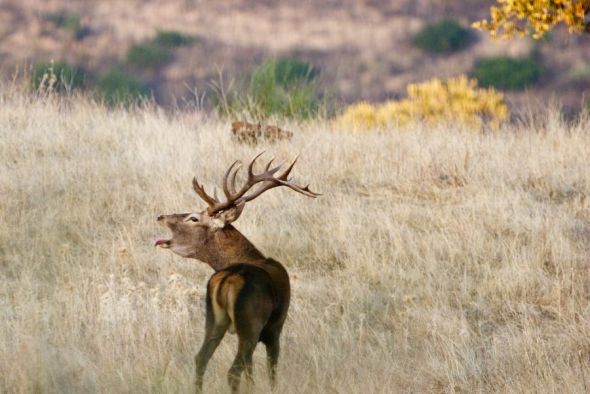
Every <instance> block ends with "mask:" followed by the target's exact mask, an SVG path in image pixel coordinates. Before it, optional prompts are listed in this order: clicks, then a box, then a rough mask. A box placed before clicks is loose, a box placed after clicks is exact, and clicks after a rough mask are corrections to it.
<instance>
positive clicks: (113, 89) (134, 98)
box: [98, 69, 150, 105]
mask: <svg viewBox="0 0 590 394" xmlns="http://www.w3.org/2000/svg"><path fill="white" fill-rule="evenodd" d="M98 93H99V98H100V99H101V100H103V101H104V102H105V103H107V104H111V105H114V104H124V105H127V104H135V103H139V102H141V101H143V100H146V99H147V98H148V97H149V95H150V91H149V89H148V88H147V86H146V85H145V84H144V83H143V81H141V80H139V79H137V78H135V77H133V76H131V75H129V74H126V73H125V72H123V71H121V70H118V69H113V70H111V71H110V72H108V73H107V74H105V75H103V76H102V77H101V78H99V80H98Z"/></svg>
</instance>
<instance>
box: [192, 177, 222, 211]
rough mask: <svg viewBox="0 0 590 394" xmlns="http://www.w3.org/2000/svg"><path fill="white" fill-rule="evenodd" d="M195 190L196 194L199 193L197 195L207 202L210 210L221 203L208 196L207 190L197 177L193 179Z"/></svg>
mask: <svg viewBox="0 0 590 394" xmlns="http://www.w3.org/2000/svg"><path fill="white" fill-rule="evenodd" d="M193 189H194V190H195V193H197V195H198V196H199V197H201V199H202V200H203V201H205V202H206V203H207V205H209V208H212V207H214V206H215V204H218V203H219V201H218V200H217V199H216V198H213V197H211V196H210V195H208V194H207V192H206V191H205V188H204V187H203V186H202V185H201V184H199V180H198V179H197V177H194V178H193Z"/></svg>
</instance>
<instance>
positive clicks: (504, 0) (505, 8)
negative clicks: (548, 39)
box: [472, 0, 590, 38]
mask: <svg viewBox="0 0 590 394" xmlns="http://www.w3.org/2000/svg"><path fill="white" fill-rule="evenodd" d="M586 14H590V0H498V5H497V6H492V7H491V8H490V20H482V21H478V22H475V23H473V24H472V26H473V27H474V28H476V29H481V30H488V31H489V32H490V34H491V35H492V37H511V36H513V35H514V34H521V35H524V34H526V29H527V25H529V26H530V28H532V30H533V37H534V38H540V37H542V36H543V34H545V33H546V32H547V31H549V30H551V29H552V28H553V27H554V26H555V25H557V24H558V23H564V24H565V25H566V26H568V28H569V30H570V32H583V31H586V32H588V31H589V30H590V25H588V24H587V23H586V22H585V20H584V18H585V15H586Z"/></svg>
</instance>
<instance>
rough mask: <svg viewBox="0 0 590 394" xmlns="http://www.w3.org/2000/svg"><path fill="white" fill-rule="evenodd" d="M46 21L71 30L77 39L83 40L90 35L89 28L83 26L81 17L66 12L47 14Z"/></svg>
mask: <svg viewBox="0 0 590 394" xmlns="http://www.w3.org/2000/svg"><path fill="white" fill-rule="evenodd" d="M45 20H47V21H50V22H52V23H53V24H55V25H56V26H57V27H60V28H62V29H65V30H69V31H71V32H72V33H73V34H74V37H75V38H76V39H82V38H84V37H85V36H86V35H87V34H88V30H89V29H88V28H85V27H83V26H82V22H81V20H80V15H78V14H69V13H67V12H65V11H59V12H52V13H49V14H45Z"/></svg>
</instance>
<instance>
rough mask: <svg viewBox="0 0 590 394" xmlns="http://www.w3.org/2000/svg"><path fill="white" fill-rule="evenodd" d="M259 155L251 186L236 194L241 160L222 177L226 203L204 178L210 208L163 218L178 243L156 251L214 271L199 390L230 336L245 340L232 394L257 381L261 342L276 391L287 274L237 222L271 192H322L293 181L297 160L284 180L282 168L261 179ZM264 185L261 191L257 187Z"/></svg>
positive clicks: (199, 189)
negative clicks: (210, 363)
mask: <svg viewBox="0 0 590 394" xmlns="http://www.w3.org/2000/svg"><path fill="white" fill-rule="evenodd" d="M261 155H262V153H261V154H259V155H258V156H256V157H255V158H254V159H253V160H252V161H251V162H250V164H249V165H248V168H247V179H246V182H245V184H244V185H243V186H242V187H241V188H240V189H239V190H238V189H236V176H237V174H238V172H239V170H240V162H238V161H236V162H234V163H233V164H232V165H231V166H229V168H228V169H227V171H226V172H225V176H224V178H223V192H224V194H225V197H226V201H219V199H218V198H217V196H211V195H209V194H207V193H206V192H205V188H204V187H203V186H202V185H201V184H199V182H198V180H197V178H194V179H193V188H194V189H195V192H196V193H197V195H198V196H199V197H200V198H201V199H202V200H204V201H205V202H206V203H207V205H208V208H207V209H206V210H204V211H202V212H194V213H178V214H172V215H161V216H159V217H158V222H159V223H160V224H162V225H163V226H164V227H167V228H168V229H169V230H170V231H171V232H172V238H171V239H161V240H158V241H156V246H160V247H162V248H167V249H170V250H171V251H172V252H174V253H176V254H178V255H180V256H182V257H189V258H194V259H198V260H201V261H203V262H205V263H207V264H209V265H210V266H211V267H212V268H213V269H214V270H215V273H214V274H213V275H212V276H211V278H210V279H209V282H208V284H207V317H206V324H205V339H204V340H203V345H202V346H201V349H200V350H199V353H198V354H197V356H196V357H195V363H196V373H197V379H196V386H197V392H200V391H201V388H202V385H203V375H204V373H205V368H206V367H207V363H208V361H209V359H210V358H211V356H212V355H213V352H215V349H216V348H217V346H218V345H219V343H220V342H221V340H222V338H223V336H224V335H225V332H226V331H227V330H229V332H230V333H237V334H238V340H239V345H238V353H237V355H236V357H235V360H234V362H233V364H232V366H231V368H230V370H229V372H228V381H229V385H230V387H231V390H232V392H237V391H238V388H239V385H240V376H241V374H242V371H243V370H244V369H245V371H246V377H247V379H248V380H249V381H252V354H253V353H254V348H255V347H256V345H257V343H258V342H262V343H264V345H265V346H266V353H267V365H268V372H269V376H270V381H271V386H272V387H274V386H275V380H276V379H275V376H276V367H277V360H278V357H279V336H280V335H281V330H282V328H283V324H284V323H285V319H286V317H287V310H288V309H289V299H290V295H291V293H290V286H289V276H288V274H287V271H286V270H285V268H284V267H283V266H282V265H281V263H279V262H278V261H275V260H273V259H271V258H267V257H265V256H264V255H263V254H262V253H261V252H260V251H259V250H258V249H256V247H255V246H254V245H253V244H252V243H251V242H250V241H248V239H246V237H245V236H243V235H242V234H241V233H240V232H239V231H238V230H237V229H236V228H235V227H233V226H232V225H231V223H232V222H234V221H235V220H237V219H238V217H239V216H240V214H241V213H242V210H243V209H244V206H245V204H246V203H247V202H248V201H252V200H254V199H255V198H256V197H258V196H260V195H261V194H262V193H264V192H265V191H267V190H269V189H272V188H275V187H279V186H286V187H288V188H290V189H292V190H295V191H296V192H298V193H301V194H303V195H305V196H308V197H314V198H315V197H317V196H318V195H319V194H318V193H314V192H312V191H311V190H309V188H308V186H304V187H303V186H299V185H296V184H295V183H293V182H292V181H291V179H289V178H288V176H289V173H290V172H291V170H292V169H293V166H294V165H295V162H296V161H297V159H295V160H294V161H293V163H292V164H291V165H290V166H288V167H287V168H286V169H285V170H284V171H282V172H281V173H280V175H278V172H279V170H280V169H281V167H282V165H278V166H276V167H272V168H271V165H272V160H271V161H270V162H269V163H268V164H267V165H266V167H265V169H264V171H263V172H261V173H259V174H255V173H254V170H253V167H254V163H255V162H256V159H258V158H259V157H260V156H261ZM255 185H258V187H257V188H256V189H255V190H251V189H252V187H254V186H255Z"/></svg>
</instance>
